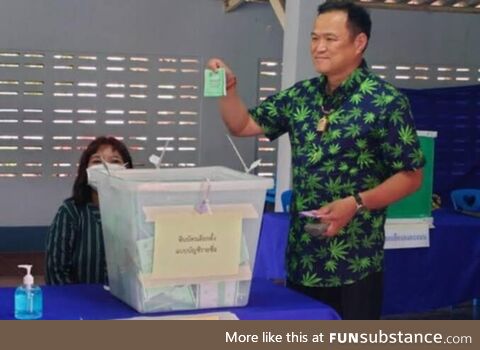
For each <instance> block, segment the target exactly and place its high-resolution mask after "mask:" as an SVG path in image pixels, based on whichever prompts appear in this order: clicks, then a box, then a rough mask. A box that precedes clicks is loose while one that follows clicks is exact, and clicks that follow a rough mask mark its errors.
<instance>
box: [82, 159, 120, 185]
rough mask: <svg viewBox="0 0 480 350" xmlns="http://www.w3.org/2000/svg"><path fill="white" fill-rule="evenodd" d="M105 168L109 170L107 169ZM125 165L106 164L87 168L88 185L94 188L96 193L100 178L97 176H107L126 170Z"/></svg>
mask: <svg viewBox="0 0 480 350" xmlns="http://www.w3.org/2000/svg"><path fill="white" fill-rule="evenodd" d="M105 166H106V167H107V168H108V171H107V169H106V168H105ZM125 169H126V168H125V165H121V164H115V163H105V164H94V165H92V166H89V167H88V168H87V178H88V185H89V186H90V187H91V188H93V189H94V190H95V191H96V190H97V187H98V182H99V177H98V176H96V174H98V173H101V174H107V173H108V172H113V171H117V170H125Z"/></svg>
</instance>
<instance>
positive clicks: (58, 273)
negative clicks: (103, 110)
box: [45, 136, 132, 284]
mask: <svg viewBox="0 0 480 350" xmlns="http://www.w3.org/2000/svg"><path fill="white" fill-rule="evenodd" d="M102 159H103V160H104V161H106V162H107V163H112V164H119V165H125V167H127V168H132V158H131V157H130V154H129V152H128V149H127V147H126V146H125V145H124V144H123V143H122V142H120V141H118V140H117V139H115V138H113V137H105V136H101V137H98V138H96V139H95V140H93V141H92V142H91V143H90V144H89V145H88V147H87V149H86V150H85V151H84V152H83V154H82V156H81V158H80V164H79V166H78V173H77V177H76V179H75V183H74V185H73V195H72V197H70V198H68V199H66V200H65V201H64V202H63V204H62V205H61V206H60V208H59V209H58V212H57V214H56V216H55V218H54V219H53V222H52V224H51V226H50V229H49V231H48V234H47V249H46V276H45V279H46V282H47V284H70V283H104V284H107V283H108V276H107V266H106V262H105V248H104V243H103V234H102V224H101V221H100V211H99V208H98V193H97V192H96V191H95V190H94V189H92V188H91V187H90V186H89V185H88V178H87V168H88V167H90V166H92V165H95V164H101V163H102Z"/></svg>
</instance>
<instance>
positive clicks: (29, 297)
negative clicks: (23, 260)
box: [15, 265, 43, 320]
mask: <svg viewBox="0 0 480 350" xmlns="http://www.w3.org/2000/svg"><path fill="white" fill-rule="evenodd" d="M18 267H19V268H22V269H26V270H27V274H26V275H25V276H24V277H23V285H21V286H19V287H18V288H17V289H16V290H15V318H16V319H19V320H35V319H38V318H42V315H43V297H42V290H41V289H40V287H38V286H35V285H34V284H33V276H32V274H31V270H32V265H18Z"/></svg>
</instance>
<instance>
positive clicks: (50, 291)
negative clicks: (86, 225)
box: [0, 279, 339, 320]
mask: <svg viewBox="0 0 480 350" xmlns="http://www.w3.org/2000/svg"><path fill="white" fill-rule="evenodd" d="M42 291H43V298H44V305H43V314H44V317H43V319H46V320H79V319H84V320H103V319H117V318H132V317H140V316H166V315H172V314H175V315H184V314H193V313H207V312H220V311H230V312H233V313H234V314H235V315H237V317H238V318H239V319H241V320H337V319H339V316H338V314H337V313H336V312H335V311H334V310H333V309H332V308H330V307H329V306H327V305H325V304H322V303H320V302H318V301H316V300H313V299H311V298H309V297H306V296H304V295H302V294H299V293H297V292H294V291H292V290H290V289H287V288H285V287H283V286H281V285H276V284H274V283H272V282H271V281H267V280H262V279H259V280H253V281H252V288H251V293H250V301H249V303H248V305H247V306H246V307H234V308H228V309H226V308H222V309H209V310H196V311H183V312H175V313H171V312H170V313H153V314H140V313H138V312H136V311H135V310H134V309H132V308H131V307H130V306H128V305H127V304H124V303H123V302H122V301H120V300H119V299H117V298H115V297H114V296H113V295H111V294H110V292H108V291H106V290H105V289H104V288H103V286H101V285H95V284H91V285H87V284H77V285H68V286H44V287H42ZM14 292H15V289H14V288H0V319H2V320H4V319H13V318H14V316H13V313H14Z"/></svg>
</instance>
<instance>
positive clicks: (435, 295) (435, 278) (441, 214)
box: [254, 209, 480, 315]
mask: <svg viewBox="0 0 480 350" xmlns="http://www.w3.org/2000/svg"><path fill="white" fill-rule="evenodd" d="M432 215H433V218H434V225H435V228H434V229H431V230H430V247H429V248H412V249H388V250H386V251H385V292H384V305H383V313H384V314H385V315H387V314H398V313H407V312H421V311H427V310H431V309H435V308H439V307H445V306H450V305H454V304H457V303H460V302H463V301H466V300H469V299H473V298H478V297H480V219H478V218H474V217H469V216H466V215H461V214H458V213H456V212H454V211H452V210H446V209H439V210H435V211H434V212H433V213H432ZM288 225H289V217H288V214H285V213H266V214H265V215H264V217H263V223H262V229H261V232H260V238H259V247H258V250H257V258H256V263H255V270H254V276H256V277H262V278H267V279H282V278H284V276H285V272H284V271H285V264H284V252H285V246H286V244H287V234H288Z"/></svg>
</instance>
